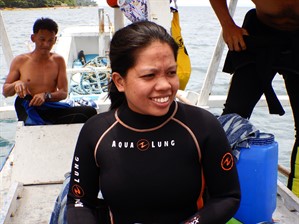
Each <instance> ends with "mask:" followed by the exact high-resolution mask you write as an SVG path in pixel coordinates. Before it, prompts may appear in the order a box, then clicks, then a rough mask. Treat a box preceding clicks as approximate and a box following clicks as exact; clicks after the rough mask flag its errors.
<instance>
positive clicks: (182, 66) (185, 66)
mask: <svg viewBox="0 0 299 224" xmlns="http://www.w3.org/2000/svg"><path fill="white" fill-rule="evenodd" d="M171 35H172V37H173V38H174V40H175V42H176V43H177V44H178V45H179V51H178V58H177V64H178V68H177V74H178V76H179V78H180V89H181V90H184V89H185V88H186V85H187V83H188V81H189V78H190V75H191V61H190V58H189V55H188V52H187V49H186V47H185V45H184V41H183V38H182V35H181V27H180V18H179V13H178V12H173V17H172V21H171Z"/></svg>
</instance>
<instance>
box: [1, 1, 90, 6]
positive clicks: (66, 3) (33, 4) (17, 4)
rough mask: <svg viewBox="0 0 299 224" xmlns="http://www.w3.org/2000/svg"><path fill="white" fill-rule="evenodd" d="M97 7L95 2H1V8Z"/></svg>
mask: <svg viewBox="0 0 299 224" xmlns="http://www.w3.org/2000/svg"><path fill="white" fill-rule="evenodd" d="M61 5H68V6H76V5H78V6H89V5H92V6H95V5H96V2H95V0H0V7H1V8H37V7H54V6H61Z"/></svg>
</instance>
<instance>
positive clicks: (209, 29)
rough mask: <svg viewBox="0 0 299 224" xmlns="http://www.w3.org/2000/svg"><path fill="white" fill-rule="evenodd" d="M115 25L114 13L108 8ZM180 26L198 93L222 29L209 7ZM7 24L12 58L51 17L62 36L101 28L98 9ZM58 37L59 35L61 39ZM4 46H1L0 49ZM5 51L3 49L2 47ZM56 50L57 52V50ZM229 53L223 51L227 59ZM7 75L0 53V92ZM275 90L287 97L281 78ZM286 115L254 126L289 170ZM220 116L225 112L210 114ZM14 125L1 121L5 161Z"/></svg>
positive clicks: (189, 13) (218, 85) (219, 84)
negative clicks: (269, 137)
mask: <svg viewBox="0 0 299 224" xmlns="http://www.w3.org/2000/svg"><path fill="white" fill-rule="evenodd" d="M248 9H249V8H237V10H236V13H235V21H236V23H237V24H239V25H241V23H242V18H243V16H244V14H245V13H246V12H247V11H248ZM105 10H106V12H107V13H108V15H109V16H110V18H111V20H112V21H113V14H112V11H113V10H112V9H111V8H109V7H106V8H105ZM179 13H180V24H181V28H182V35H183V38H184V42H185V45H186V47H187V50H188V53H189V56H190V58H191V64H192V75H191V78H190V81H189V83H188V85H187V90H192V91H196V92H199V91H200V89H201V86H202V83H203V81H204V78H205V73H206V71H207V69H208V66H209V63H210V60H211V57H212V53H213V50H214V47H215V44H216V41H217V38H218V36H219V31H220V25H219V22H218V20H217V18H216V16H215V14H214V12H213V11H212V9H211V8H210V7H196V8H194V7H180V8H179ZM2 15H3V18H4V20H5V24H6V30H7V33H8V37H9V40H10V43H11V46H12V50H13V54H14V55H17V54H21V53H24V52H27V51H28V48H27V45H26V43H29V44H30V35H31V33H32V25H33V23H34V21H35V20H36V19H37V18H39V17H50V18H52V19H54V20H56V21H57V23H58V25H59V32H60V31H62V30H63V29H64V28H66V27H67V26H69V25H91V24H98V20H97V19H98V12H97V8H96V7H91V8H75V9H67V8H56V9H53V8H51V9H34V10H13V11H2ZM58 36H59V35H58ZM0 46H1V45H0ZM1 48H2V47H1ZM54 49H55V48H54ZM225 54H226V50H225V51H224V55H225ZM223 60H224V56H223V57H222V61H221V63H220V67H219V70H218V74H217V76H216V80H215V85H214V87H213V89H212V94H226V93H227V90H228V86H229V82H230V75H228V74H225V73H222V72H221V69H222V64H223ZM7 72H8V67H7V65H6V62H5V59H4V57H3V52H2V50H0V89H1V93H2V85H1V81H2V82H3V80H4V77H5V76H6V74H7ZM273 86H274V89H275V91H276V92H277V93H278V94H285V89H284V85H283V82H282V79H281V77H280V76H277V77H276V78H275V79H274V82H273ZM12 103H13V98H7V99H5V98H4V97H3V96H2V94H1V95H0V105H6V104H12ZM285 110H286V114H285V115H284V116H282V117H280V116H275V115H269V114H268V110H267V108H256V109H255V110H254V113H253V116H252V118H251V122H252V123H253V124H254V125H255V126H256V127H257V128H259V129H260V130H261V131H263V132H270V133H273V134H274V135H275V138H276V140H277V141H278V143H279V162H280V163H281V164H283V165H285V166H286V167H289V159H290V152H291V149H292V144H293V141H294V128H293V118H292V113H291V110H290V108H285ZM210 111H211V112H213V113H216V114H220V113H221V111H222V108H216V109H211V110H210ZM15 128H16V122H15V121H6V120H4V121H3V120H2V121H0V136H1V137H0V158H1V156H2V157H3V156H4V157H5V155H6V154H7V152H8V151H9V149H10V147H11V144H13V143H14V137H15Z"/></svg>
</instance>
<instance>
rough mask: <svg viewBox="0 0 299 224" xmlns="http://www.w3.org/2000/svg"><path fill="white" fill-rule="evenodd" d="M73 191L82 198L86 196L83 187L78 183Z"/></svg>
mask: <svg viewBox="0 0 299 224" xmlns="http://www.w3.org/2000/svg"><path fill="white" fill-rule="evenodd" d="M72 193H73V195H75V196H76V197H78V198H82V197H83V196H84V191H83V189H82V187H80V186H79V185H77V184H75V185H74V186H73V187H72Z"/></svg>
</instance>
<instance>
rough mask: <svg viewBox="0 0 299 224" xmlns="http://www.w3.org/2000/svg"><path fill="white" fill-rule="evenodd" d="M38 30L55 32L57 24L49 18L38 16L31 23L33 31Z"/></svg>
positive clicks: (36, 31)
mask: <svg viewBox="0 0 299 224" xmlns="http://www.w3.org/2000/svg"><path fill="white" fill-rule="evenodd" d="M39 30H48V31H51V32H54V33H55V34H57V32H58V25H57V23H56V22H55V21H54V20H52V19H50V18H43V17H42V18H40V19H37V20H36V21H35V23H34V25H33V33H38V31H39Z"/></svg>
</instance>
